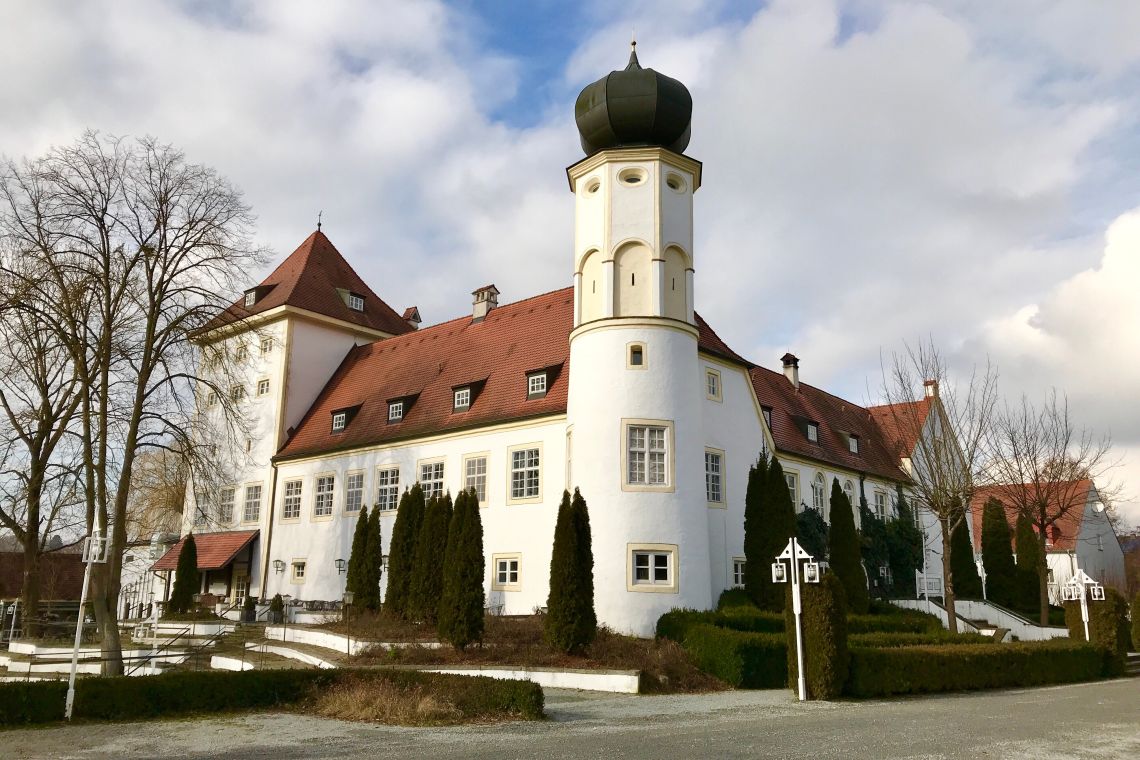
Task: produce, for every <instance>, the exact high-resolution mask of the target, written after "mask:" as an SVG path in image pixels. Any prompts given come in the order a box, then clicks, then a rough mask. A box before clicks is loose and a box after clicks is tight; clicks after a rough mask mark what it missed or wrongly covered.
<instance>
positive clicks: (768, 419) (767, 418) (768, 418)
mask: <svg viewBox="0 0 1140 760" xmlns="http://www.w3.org/2000/svg"><path fill="white" fill-rule="evenodd" d="M760 412H761V414H763V415H764V424H765V425H766V426H767V427H768V429H769V430H771V429H772V410H771V409H769V408H768V407H766V406H764V407H761V408H760Z"/></svg>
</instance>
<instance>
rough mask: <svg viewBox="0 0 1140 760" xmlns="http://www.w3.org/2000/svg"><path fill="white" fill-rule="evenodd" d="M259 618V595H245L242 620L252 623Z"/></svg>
mask: <svg viewBox="0 0 1140 760" xmlns="http://www.w3.org/2000/svg"><path fill="white" fill-rule="evenodd" d="M255 620H257V597H256V596H251V595H249V594H246V595H245V602H244V603H242V606H241V622H243V623H252V622H254V621H255Z"/></svg>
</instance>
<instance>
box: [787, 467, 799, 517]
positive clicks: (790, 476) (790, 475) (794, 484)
mask: <svg viewBox="0 0 1140 760" xmlns="http://www.w3.org/2000/svg"><path fill="white" fill-rule="evenodd" d="M784 482H785V483H787V484H788V495H789V496H791V497H792V507H794V508H795V509H796V511H799V508H800V476H799V475H797V474H796V473H794V472H785V473H784Z"/></svg>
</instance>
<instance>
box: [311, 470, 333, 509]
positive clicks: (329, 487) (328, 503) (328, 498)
mask: <svg viewBox="0 0 1140 760" xmlns="http://www.w3.org/2000/svg"><path fill="white" fill-rule="evenodd" d="M335 488H336V476H335V475H322V476H320V477H319V478H317V487H316V490H315V492H314V496H313V516H314V517H328V516H329V515H331V514H332V513H333V490H334V489H335Z"/></svg>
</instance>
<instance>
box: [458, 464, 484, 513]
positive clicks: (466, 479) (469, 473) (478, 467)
mask: <svg viewBox="0 0 1140 760" xmlns="http://www.w3.org/2000/svg"><path fill="white" fill-rule="evenodd" d="M472 488H474V489H475V495H476V496H477V497H478V499H479V503H480V504H482V503H483V502H485V501H486V500H487V457H485V456H477V457H467V458H466V459H465V460H463V490H465V491H467V490H470V489H472Z"/></svg>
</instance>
